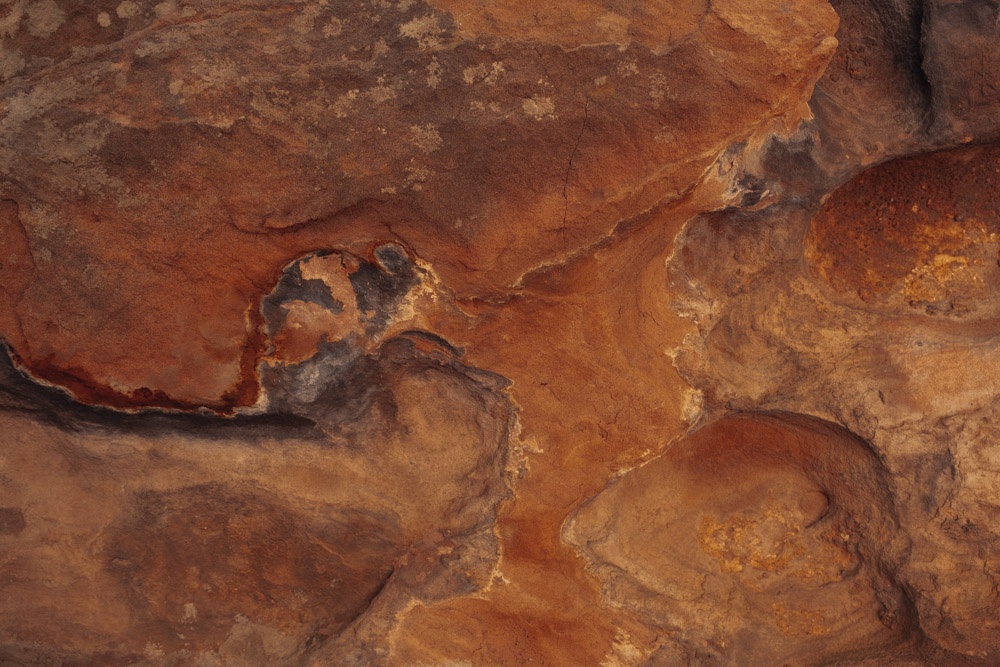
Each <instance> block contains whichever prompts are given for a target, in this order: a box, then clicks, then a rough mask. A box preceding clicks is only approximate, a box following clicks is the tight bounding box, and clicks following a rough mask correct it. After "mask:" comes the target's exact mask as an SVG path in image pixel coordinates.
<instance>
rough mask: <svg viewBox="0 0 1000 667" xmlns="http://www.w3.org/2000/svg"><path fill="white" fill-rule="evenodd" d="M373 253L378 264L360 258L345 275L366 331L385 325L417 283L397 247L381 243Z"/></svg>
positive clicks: (415, 274) (418, 280) (411, 266)
mask: <svg viewBox="0 0 1000 667" xmlns="http://www.w3.org/2000/svg"><path fill="white" fill-rule="evenodd" d="M373 255H374V259H376V260H377V261H378V264H375V263H373V262H369V261H362V262H361V263H360V266H359V267H358V270H357V271H355V272H353V273H351V274H350V275H349V276H348V278H349V279H350V281H351V286H352V287H353V288H354V294H355V296H356V297H357V299H358V310H360V311H361V317H362V319H363V322H364V327H365V332H366V333H369V334H371V333H375V332H377V331H380V330H382V329H383V328H385V326H386V324H387V323H388V322H389V317H390V316H391V315H392V313H393V312H395V309H396V307H397V306H398V305H399V302H400V301H402V299H403V297H405V296H406V294H407V292H409V291H410V290H411V289H412V288H413V287H415V286H416V285H417V284H418V283H419V282H420V276H419V274H418V273H417V269H416V267H415V266H414V264H413V263H412V262H411V261H410V259H409V257H407V256H406V255H405V254H404V253H403V251H402V249H401V248H399V246H396V245H395V244H385V245H382V246H380V247H378V248H376V249H375V251H374V252H373Z"/></svg>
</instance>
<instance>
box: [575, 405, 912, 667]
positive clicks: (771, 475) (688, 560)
mask: <svg viewBox="0 0 1000 667" xmlns="http://www.w3.org/2000/svg"><path fill="white" fill-rule="evenodd" d="M564 537H565V539H566V540H567V541H569V542H570V543H571V544H573V545H574V546H576V547H577V549H578V550H579V551H580V553H581V554H582V555H583V556H584V558H585V559H586V560H587V561H588V563H589V565H590V567H591V568H592V570H593V571H594V572H595V573H596V574H597V575H598V577H599V578H600V579H601V581H602V584H603V590H604V595H605V597H606V598H607V599H608V600H609V602H611V603H613V604H615V605H618V606H621V607H625V608H626V609H629V610H631V611H633V612H636V613H638V614H639V615H641V616H642V617H643V618H645V619H646V620H647V622H649V623H651V624H653V625H654V626H658V627H661V628H663V629H664V630H665V631H668V632H669V633H670V634H671V636H672V638H673V641H674V642H675V643H676V648H677V650H678V651H679V652H680V653H679V654H678V656H679V658H680V657H681V656H686V657H683V658H682V660H690V659H691V658H692V656H694V655H695V654H702V655H713V656H715V657H716V658H717V659H718V660H720V661H722V662H723V663H724V664H749V663H750V662H754V661H756V660H759V659H760V656H764V655H767V656H773V660H774V663H775V664H785V663H786V662H791V663H793V664H822V663H825V662H827V661H829V660H833V659H842V658H844V657H846V656H850V655H859V656H864V655H871V654H873V653H874V652H877V651H879V650H883V649H885V648H886V647H889V646H894V645H897V644H899V643H901V642H905V641H906V640H907V639H909V638H911V635H912V634H913V633H914V631H915V630H914V627H915V625H914V615H913V612H912V606H911V605H910V603H909V601H908V599H907V597H906V595H905V594H904V593H903V591H902V590H901V588H900V586H898V585H897V584H896V582H895V581H894V579H893V572H894V571H895V568H896V566H897V565H898V563H899V561H900V559H901V558H902V555H903V553H904V551H905V546H906V545H905V542H904V540H902V539H901V538H900V536H899V534H898V524H897V519H896V511H895V509H894V506H893V499H892V496H891V494H890V493H889V491H888V488H887V483H886V475H885V473H884V470H883V469H882V464H881V463H880V461H879V459H878V458H877V457H876V456H875V454H874V453H873V452H872V450H871V449H870V448H869V447H868V446H867V445H866V444H865V443H864V442H863V441H862V440H860V439H859V438H857V437H856V436H854V435H852V434H851V433H849V432H847V431H845V430H844V429H843V428H840V427H838V426H835V425H833V424H831V423H829V422H825V421H822V420H819V419H816V418H813V417H808V416H805V415H799V414H791V413H774V412H768V413H748V414H736V415H731V416H728V417H725V418H722V419H720V420H718V421H716V422H714V423H712V424H710V425H708V426H706V427H704V428H702V429H700V430H698V431H697V432H695V433H694V434H692V435H690V436H688V437H686V438H684V439H683V440H681V441H679V442H678V443H676V444H675V445H674V446H673V447H671V448H670V449H668V450H667V451H666V452H665V453H664V454H663V455H661V456H660V457H659V458H657V459H655V460H653V461H652V462H650V463H649V464H647V465H645V466H643V467H640V468H636V469H635V470H632V471H631V472H629V473H628V474H626V475H624V476H623V477H621V478H620V479H617V480H614V481H612V482H611V483H610V484H609V485H608V486H607V488H606V489H605V490H604V491H602V492H601V493H599V494H598V495H597V496H595V497H594V498H592V499H591V500H590V501H588V502H587V503H586V504H585V505H583V506H582V507H581V508H580V509H579V510H578V511H577V512H576V513H575V514H574V515H573V516H572V517H571V518H570V519H569V521H568V522H567V524H566V526H565V529H564ZM750 618H752V619H754V623H753V624H747V622H746V619H750Z"/></svg>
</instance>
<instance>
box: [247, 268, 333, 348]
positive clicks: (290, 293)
mask: <svg viewBox="0 0 1000 667" xmlns="http://www.w3.org/2000/svg"><path fill="white" fill-rule="evenodd" d="M317 256H318V257H322V256H324V254H322V253H317V254H316V255H310V257H317ZM306 259H308V258H306ZM302 261H303V260H299V261H297V262H295V263H294V264H292V265H291V266H288V267H286V268H285V270H284V271H283V272H282V274H281V279H280V280H279V281H278V284H277V285H276V286H275V287H274V290H272V291H271V293H270V294H268V295H267V296H266V297H264V298H263V299H262V300H261V302H260V312H261V314H262V315H263V316H264V321H265V322H266V323H267V329H268V333H269V334H270V335H272V336H273V335H274V334H275V333H277V331H278V330H279V329H281V327H282V326H283V325H284V324H285V318H286V317H287V316H288V311H286V310H285V309H284V308H282V305H283V304H286V303H290V302H292V301H304V302H306V303H315V304H317V305H319V306H322V307H323V308H326V309H327V310H329V311H330V312H331V313H333V314H335V315H339V314H340V313H342V312H344V304H343V302H342V301H339V300H338V299H335V298H333V295H332V294H331V293H330V286H329V285H327V284H326V283H325V282H323V281H322V280H317V279H315V278H313V279H306V278H303V277H302V269H301V268H300V265H301V263H302Z"/></svg>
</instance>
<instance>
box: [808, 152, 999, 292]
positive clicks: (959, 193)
mask: <svg viewBox="0 0 1000 667" xmlns="http://www.w3.org/2000/svg"><path fill="white" fill-rule="evenodd" d="M998 232H1000V145H995V144H994V145H986V146H973V147H964V148H959V149H955V150H949V151H942V152H938V153H931V154H926V155H919V156H916V157H908V158H903V159H899V160H893V161H890V162H887V163H885V164H882V165H879V166H877V167H874V168H872V169H869V170H867V171H864V172H862V173H861V174H859V175H858V176H856V177H855V178H854V179H852V180H850V181H848V182H847V183H846V184H845V185H843V186H841V187H840V188H839V189H837V190H836V191H834V193H833V194H832V195H830V198H829V199H828V200H827V201H826V203H825V204H824V205H823V207H822V209H821V210H820V212H819V213H818V214H817V215H816V217H815V218H814V219H813V221H812V226H811V229H810V232H809V237H808V241H807V248H806V257H807V259H809V260H810V261H811V263H812V264H813V266H814V267H815V269H816V271H817V272H818V274H819V275H820V276H821V277H822V278H823V279H824V280H825V281H826V282H828V283H829V284H830V286H832V287H833V288H834V289H835V290H837V291H838V292H845V293H854V294H856V295H857V296H858V297H860V298H861V299H862V300H863V301H866V302H871V301H874V300H876V299H878V298H879V297H880V296H884V295H887V294H889V293H891V292H896V291H902V292H903V293H904V295H905V297H906V298H907V299H908V300H909V301H910V302H912V303H913V304H919V303H924V302H926V303H933V302H934V301H935V300H936V298H937V297H941V296H942V295H943V294H945V293H946V292H947V291H948V285H949V284H950V283H951V282H953V281H955V280H957V279H961V278H962V274H963V273H965V274H967V275H968V280H967V282H970V283H971V285H969V286H971V287H975V284H976V283H978V282H980V281H982V280H989V279H990V278H995V277H996V275H995V274H996V266H995V264H996V259H997V255H996V248H995V246H996V244H997V240H998V236H997V234H998ZM987 249H988V250H991V252H990V253H989V254H988V255H984V250H987ZM973 273H975V274H977V275H979V279H976V278H974V277H972V274H973ZM967 287H968V286H967Z"/></svg>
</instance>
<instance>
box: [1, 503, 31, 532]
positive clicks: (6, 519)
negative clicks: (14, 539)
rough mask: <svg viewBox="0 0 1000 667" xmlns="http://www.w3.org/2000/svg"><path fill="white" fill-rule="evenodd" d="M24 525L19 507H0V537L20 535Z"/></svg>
mask: <svg viewBox="0 0 1000 667" xmlns="http://www.w3.org/2000/svg"><path fill="white" fill-rule="evenodd" d="M25 525H26V524H25V521H24V511H23V510H22V509H20V508H19V507H0V535H14V536H17V535H20V534H21V531H22V530H24V526H25Z"/></svg>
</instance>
